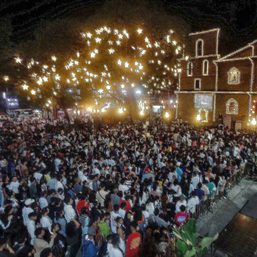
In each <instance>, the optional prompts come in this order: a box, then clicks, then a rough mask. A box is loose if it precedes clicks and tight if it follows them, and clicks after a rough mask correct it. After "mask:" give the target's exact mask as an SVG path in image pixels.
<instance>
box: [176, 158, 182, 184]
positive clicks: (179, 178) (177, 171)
mask: <svg viewBox="0 0 257 257" xmlns="http://www.w3.org/2000/svg"><path fill="white" fill-rule="evenodd" d="M176 174H177V179H178V182H179V183H180V181H181V179H182V175H183V170H182V169H181V168H180V163H177V167H176Z"/></svg>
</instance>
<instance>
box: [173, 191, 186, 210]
mask: <svg viewBox="0 0 257 257" xmlns="http://www.w3.org/2000/svg"><path fill="white" fill-rule="evenodd" d="M182 205H184V206H185V207H186V206H187V201H186V200H185V198H184V196H183V195H182V196H180V199H179V200H178V201H177V203H176V213H177V212H180V206H182Z"/></svg>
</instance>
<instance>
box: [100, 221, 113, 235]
mask: <svg viewBox="0 0 257 257" xmlns="http://www.w3.org/2000/svg"><path fill="white" fill-rule="evenodd" d="M98 227H99V229H100V231H101V234H102V236H103V237H104V238H106V237H107V236H108V235H110V233H111V230H110V227H109V225H108V224H107V223H106V222H100V223H99V224H98Z"/></svg>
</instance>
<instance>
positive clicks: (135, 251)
mask: <svg viewBox="0 0 257 257" xmlns="http://www.w3.org/2000/svg"><path fill="white" fill-rule="evenodd" d="M137 228H138V226H137V223H136V222H132V223H131V225H130V229H131V233H130V234H129V236H128V239H127V246H126V257H139V256H140V245H141V241H142V239H141V234H140V233H139V232H137Z"/></svg>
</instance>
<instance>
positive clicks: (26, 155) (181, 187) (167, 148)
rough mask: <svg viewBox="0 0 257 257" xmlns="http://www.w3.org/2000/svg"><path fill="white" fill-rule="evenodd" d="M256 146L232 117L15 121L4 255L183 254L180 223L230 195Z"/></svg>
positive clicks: (2, 198) (4, 201)
mask: <svg viewBox="0 0 257 257" xmlns="http://www.w3.org/2000/svg"><path fill="white" fill-rule="evenodd" d="M256 153H257V147H256V134H254V133H247V132H242V131H241V132H235V131H232V130H229V129H228V128H225V127H224V126H222V125H220V126H217V127H201V128H194V127H191V126H189V125H188V124H184V123H180V124H179V123H173V124H165V123H163V122H161V121H160V120H154V121H152V122H150V123H143V122H139V123H131V122H123V123H122V124H121V123H118V124H104V123H101V122H100V123H96V122H95V123H94V122H79V123H75V124H68V123H66V122H50V121H46V120H43V119H41V120H37V121H24V122H19V123H18V122H10V123H8V125H6V126H2V127H1V128H0V171H1V177H0V181H1V182H0V185H1V186H0V206H1V216H0V233H1V234H0V254H1V253H2V252H4V253H5V254H9V255H10V256H17V257H21V256H22V257H26V256H35V257H64V256H68V257H73V256H83V257H91V256H92V257H96V256H99V257H101V256H110V257H125V256H126V257H139V256H143V255H144V256H147V257H156V256H158V257H159V256H164V255H165V256H171V257H172V256H173V257H174V256H175V249H174V238H173V236H172V229H173V228H174V227H175V226H176V227H180V226H183V224H185V223H186V222H187V221H188V219H189V218H190V217H197V210H198V206H199V205H201V203H202V202H204V201H206V200H207V199H212V198H214V197H215V196H216V195H220V196H225V195H226V184H227V183H228V181H229V180H230V179H231V178H233V176H235V175H236V174H238V173H240V172H241V173H242V172H243V171H244V170H245V167H246V165H248V164H249V163H250V162H252V161H255V159H256V155H257V154H256ZM1 256H8V255H1Z"/></svg>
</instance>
